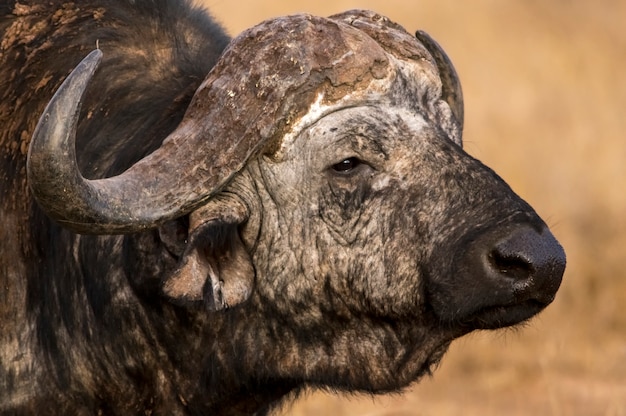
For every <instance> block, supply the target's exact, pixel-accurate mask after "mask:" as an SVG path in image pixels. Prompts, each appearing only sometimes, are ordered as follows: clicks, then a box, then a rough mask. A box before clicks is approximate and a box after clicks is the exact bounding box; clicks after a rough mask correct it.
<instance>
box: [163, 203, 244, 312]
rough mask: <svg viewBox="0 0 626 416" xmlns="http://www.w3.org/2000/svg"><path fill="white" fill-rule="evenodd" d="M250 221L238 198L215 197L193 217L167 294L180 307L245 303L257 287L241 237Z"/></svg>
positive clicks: (216, 307) (165, 287) (166, 284)
mask: <svg viewBox="0 0 626 416" xmlns="http://www.w3.org/2000/svg"><path fill="white" fill-rule="evenodd" d="M247 218H248V214H247V210H246V209H245V208H244V206H243V204H241V203H240V202H239V201H236V200H235V199H234V198H219V197H218V198H216V199H214V200H211V201H209V202H208V203H207V205H206V206H204V207H202V208H201V209H199V210H197V211H195V212H193V213H192V214H191V215H190V225H189V238H188V242H187V245H186V247H185V249H184V251H183V253H182V256H181V259H180V261H179V264H178V267H177V269H176V270H175V271H174V272H173V273H172V274H171V275H170V276H168V277H167V278H166V279H165V281H164V283H163V292H164V293H165V295H166V296H168V297H169V298H171V299H172V300H174V301H176V302H180V303H198V302H203V303H204V304H205V306H206V307H207V309H208V310H211V311H218V310H221V309H226V308H229V307H233V306H236V305H238V304H240V303H242V302H244V301H246V300H247V299H248V298H249V297H250V295H251V293H252V290H253V287H254V277H255V271H254V266H253V264H252V259H251V257H250V255H249V253H248V251H247V249H246V247H245V245H244V243H243V241H242V240H241V237H240V235H239V228H240V226H241V225H242V224H243V223H245V222H246V220H247Z"/></svg>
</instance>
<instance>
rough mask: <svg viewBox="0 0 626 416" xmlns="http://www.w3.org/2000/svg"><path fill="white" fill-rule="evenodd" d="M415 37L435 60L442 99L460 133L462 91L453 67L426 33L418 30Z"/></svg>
mask: <svg viewBox="0 0 626 416" xmlns="http://www.w3.org/2000/svg"><path fill="white" fill-rule="evenodd" d="M415 37H416V38H417V40H419V41H420V42H421V43H422V45H424V47H425V48H426V49H427V50H428V52H430V54H431V55H432V57H433V59H434V60H435V63H436V64H437V69H438V70H439V76H440V77H441V83H442V98H443V99H444V100H445V101H446V102H447V103H448V105H449V106H450V109H451V110H452V112H453V113H454V116H455V118H456V119H457V122H458V123H459V126H460V128H461V131H462V130H463V118H464V108H463V91H462V89H461V82H460V80H459V76H458V74H457V72H456V70H455V68H454V65H453V64H452V61H451V60H450V58H449V57H448V55H447V54H446V53H445V51H444V50H443V48H442V47H441V45H439V43H437V41H436V40H434V39H433V38H432V37H431V36H430V35H429V34H428V33H426V32H424V31H423V30H418V31H416V32H415Z"/></svg>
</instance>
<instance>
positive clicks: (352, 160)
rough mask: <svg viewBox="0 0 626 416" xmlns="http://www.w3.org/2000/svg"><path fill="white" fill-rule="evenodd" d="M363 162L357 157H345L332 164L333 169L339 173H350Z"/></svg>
mask: <svg viewBox="0 0 626 416" xmlns="http://www.w3.org/2000/svg"><path fill="white" fill-rule="evenodd" d="M362 163H363V162H361V161H360V160H359V159H357V158H356V157H349V158H348V159H344V160H342V161H341V162H339V163H335V164H334V165H332V166H331V169H332V170H333V171H335V172H337V173H350V172H351V171H353V170H354V169H356V168H357V167H359V166H360V165H361V164H362Z"/></svg>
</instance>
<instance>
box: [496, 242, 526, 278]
mask: <svg viewBox="0 0 626 416" xmlns="http://www.w3.org/2000/svg"><path fill="white" fill-rule="evenodd" d="M489 262H490V263H491V266H492V267H493V268H494V269H495V271H496V272H497V273H498V274H500V275H501V276H504V277H509V278H511V279H514V280H525V279H528V278H529V277H530V276H531V275H532V274H533V272H534V266H533V264H532V262H531V261H530V260H529V259H527V258H525V257H524V255H523V254H522V253H515V252H508V251H506V250H503V249H502V248H500V247H496V248H495V249H493V250H492V251H491V252H490V253H489Z"/></svg>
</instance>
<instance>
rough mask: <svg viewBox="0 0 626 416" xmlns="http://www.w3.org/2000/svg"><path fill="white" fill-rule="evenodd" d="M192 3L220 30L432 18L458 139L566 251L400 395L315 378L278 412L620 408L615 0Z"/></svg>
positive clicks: (619, 72)
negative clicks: (528, 307) (295, 17)
mask: <svg viewBox="0 0 626 416" xmlns="http://www.w3.org/2000/svg"><path fill="white" fill-rule="evenodd" d="M204 4H205V5H206V6H208V7H209V8H210V10H211V11H212V13H213V15H214V16H215V17H217V19H218V20H219V21H221V22H223V24H224V25H225V26H226V27H227V28H228V30H229V31H230V33H231V34H237V33H239V32H240V31H241V30H243V29H245V28H247V27H249V26H252V25H254V24H255V23H258V22H260V21H261V20H263V19H266V18H269V17H272V16H277V15H283V14H289V13H294V12H299V11H306V12H310V13H313V14H317V15H322V16H326V15H329V14H332V13H336V12H339V11H343V10H345V9H350V8H357V7H359V8H369V9H373V10H375V11H377V12H379V13H381V14H384V15H386V16H388V17H390V18H391V19H392V20H395V21H396V22H398V23H400V24H401V25H403V26H404V27H405V28H406V29H407V30H409V31H414V30H415V29H418V28H419V29H424V30H426V31H427V32H429V33H430V34H431V35H432V36H433V37H435V39H437V40H438V41H439V42H440V43H441V44H442V45H443V46H444V48H445V49H446V50H447V51H448V53H449V55H450V56H451V58H452V60H453V61H454V63H455V65H456V67H457V70H458V72H459V74H460V76H461V80H462V82H463V88H464V94H465V103H466V113H465V114H466V127H465V135H464V138H465V147H466V149H467V150H468V151H469V152H470V153H471V154H473V155H474V156H476V157H478V158H479V159H481V160H482V161H484V162H485V163H486V164H487V165H489V166H491V167H492V168H494V169H495V170H496V171H497V172H498V173H499V174H500V175H501V176H502V177H504V178H505V180H507V181H508V182H509V184H511V186H512V187H513V189H515V190H516V191H517V192H518V193H519V194H521V195H522V196H523V197H524V198H525V199H526V200H527V201H529V202H530V203H531V204H532V205H533V206H534V207H535V208H536V209H537V211H538V212H539V213H540V215H542V216H543V217H544V219H546V221H547V222H548V223H549V225H550V226H551V227H552V228H553V231H554V233H555V234H556V235H557V238H559V239H560V240H561V242H562V244H563V245H564V247H565V249H566V252H567V254H568V267H567V271H566V274H565V280H564V283H563V286H562V289H561V291H560V292H559V295H558V297H557V300H556V301H555V303H554V304H553V305H551V306H550V307H549V308H548V310H546V312H545V313H543V314H542V315H541V316H540V317H539V318H537V319H535V320H533V321H532V322H531V323H530V324H528V325H526V326H525V327H523V328H519V329H515V330H506V331H500V332H495V333H491V332H490V333H477V334H474V335H470V336H468V337H465V338H463V339H461V340H458V341H456V342H455V343H453V346H452V348H451V351H450V352H449V353H448V355H447V356H446V358H444V361H443V364H442V366H441V367H440V368H439V370H438V371H437V372H436V373H435V375H434V377H433V378H432V379H427V380H423V381H422V382H421V383H419V384H416V385H414V386H412V387H411V388H410V389H408V390H407V391H406V392H404V393H403V394H400V395H395V396H392V397H389V396H383V397H377V398H374V399H372V398H370V397H366V396H353V397H348V398H346V397H339V396H336V395H324V394H322V393H314V394H309V395H307V397H306V398H305V399H300V400H298V401H297V402H296V403H295V405H293V406H290V407H288V408H286V409H284V411H283V413H284V414H290V415H291V414H292V415H299V416H304V415H369V416H374V415H376V416H382V415H402V416H409V415H435V416H439V415H444V416H445V415H505V414H506V415H555V416H562V415H563V416H565V415H581V416H583V415H585V416H587V415H602V416H626V220H625V217H626V189H625V188H626V187H625V185H626V1H621V2H620V1H610V0H600V1H584V0H578V1H575V0H570V1H567V0H550V1H546V0H509V1H502V0H472V1H466V2H460V1H455V0H419V1H406V0H349V1H348V0H334V1H326V0H318V1H302V0H288V1H287V0H273V1H252V0H238V1H235V0H207V1H205V2H204ZM374 359H375V358H374Z"/></svg>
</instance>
